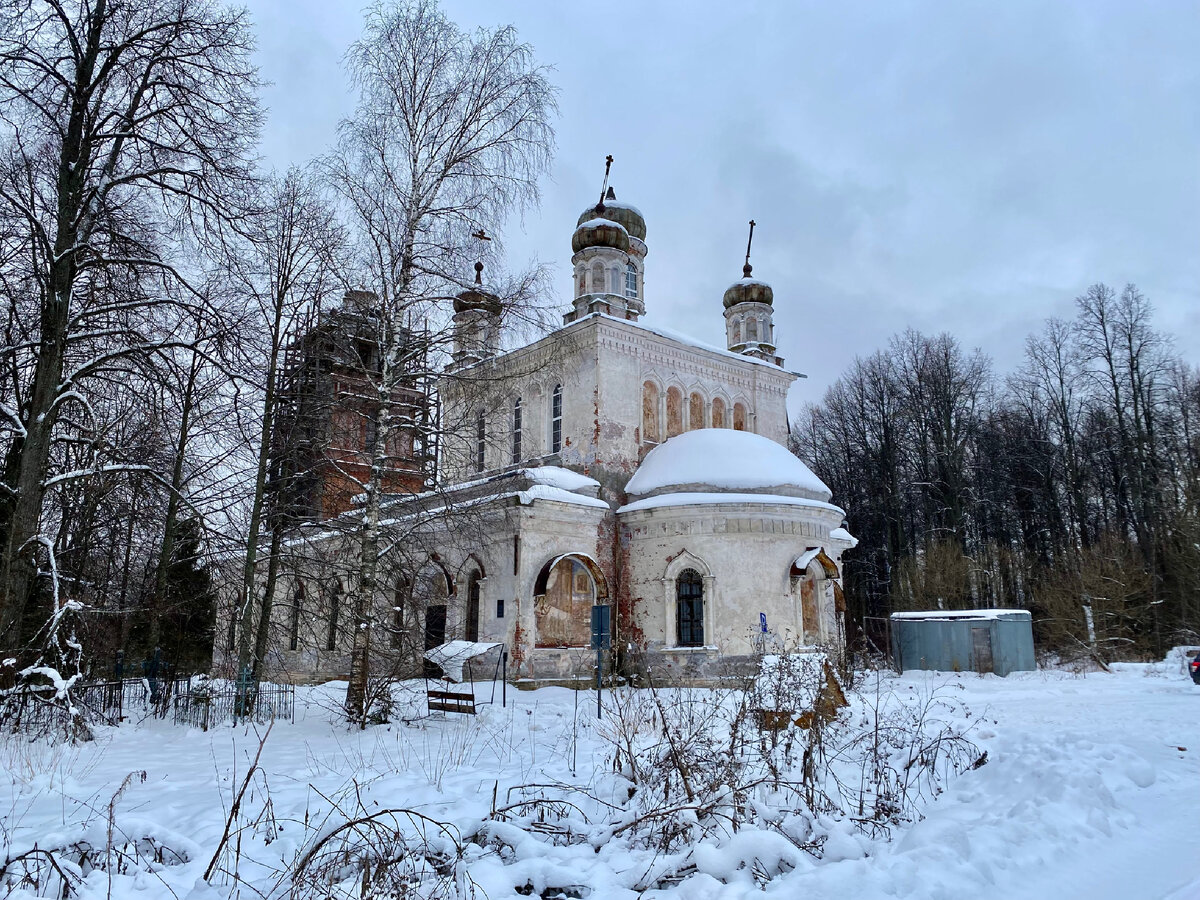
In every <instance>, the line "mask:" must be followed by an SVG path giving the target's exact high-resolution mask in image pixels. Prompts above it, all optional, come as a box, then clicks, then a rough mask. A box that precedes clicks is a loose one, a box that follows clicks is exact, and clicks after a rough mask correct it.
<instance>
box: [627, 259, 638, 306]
mask: <svg viewBox="0 0 1200 900" xmlns="http://www.w3.org/2000/svg"><path fill="white" fill-rule="evenodd" d="M625 296H626V297H630V298H632V299H634V300H636V299H637V269H636V268H635V267H634V265H633V263H629V264H628V265H627V266H626V267H625Z"/></svg>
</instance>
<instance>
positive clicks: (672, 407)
mask: <svg viewBox="0 0 1200 900" xmlns="http://www.w3.org/2000/svg"><path fill="white" fill-rule="evenodd" d="M682 433H683V391H681V390H679V388H677V387H670V388H667V437H669V438H672V437H675V435H677V434H682Z"/></svg>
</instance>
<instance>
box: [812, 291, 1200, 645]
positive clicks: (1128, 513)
mask: <svg viewBox="0 0 1200 900" xmlns="http://www.w3.org/2000/svg"><path fill="white" fill-rule="evenodd" d="M1076 307H1077V314H1076V316H1075V318H1074V319H1073V320H1072V321H1060V320H1057V319H1051V320H1049V321H1047V322H1046V324H1045V326H1044V328H1043V329H1042V331H1041V332H1040V333H1038V334H1034V335H1031V336H1030V337H1029V338H1028V339H1027V341H1026V348H1025V355H1024V361H1023V363H1022V364H1021V365H1020V367H1019V368H1018V369H1017V370H1016V371H1015V372H1012V373H1011V374H1008V375H1007V376H1002V375H999V374H997V373H995V372H994V371H993V369H992V366H991V363H990V361H989V359H988V358H987V356H986V355H984V354H983V353H982V352H981V351H979V350H974V351H967V350H965V349H964V348H963V347H962V346H960V345H959V343H958V342H957V341H956V340H955V339H954V337H952V336H951V335H949V334H940V335H937V336H928V335H924V334H919V333H916V332H913V331H908V332H905V333H904V334H901V335H897V336H896V337H894V338H893V339H892V341H891V342H890V343H889V345H888V346H887V348H886V349H883V350H880V351H878V352H876V353H874V354H873V355H871V356H869V357H866V358H860V359H858V360H856V361H855V363H854V365H853V366H852V367H851V368H850V370H849V371H848V372H846V373H845V374H844V375H843V376H842V377H841V378H840V379H838V381H837V382H836V383H835V384H834V385H833V387H831V388H830V389H829V391H828V392H827V393H826V395H825V397H824V399H823V400H822V402H821V403H820V404H817V405H813V406H810V407H809V408H808V409H807V410H806V414H805V416H804V417H803V419H802V421H801V422H799V423H797V424H798V427H797V428H795V429H794V431H795V440H796V442H797V444H798V450H799V452H800V453H801V455H802V456H804V457H806V458H808V459H810V460H811V461H812V463H813V465H814V468H815V470H816V472H817V473H818V474H819V475H820V476H821V477H822V478H823V479H824V480H825V481H826V482H827V483H828V484H829V486H830V487H831V488H832V489H833V493H834V497H835V498H837V502H838V503H840V504H841V505H842V506H844V507H845V508H846V509H847V510H848V516H849V523H850V527H851V531H852V532H853V533H854V534H855V536H856V537H858V538H859V540H860V544H859V546H858V547H857V548H856V550H855V551H854V552H853V553H850V554H848V555H847V562H846V566H845V568H846V572H845V577H846V596H847V602H848V609H849V611H850V614H851V617H852V619H853V620H854V621H855V624H856V625H857V626H858V627H859V628H861V629H862V632H860V633H863V634H865V636H866V637H867V638H868V639H870V640H871V641H873V642H874V643H876V644H880V643H881V642H882V641H883V640H885V639H886V637H885V634H884V630H883V628H882V619H881V617H884V616H886V615H887V614H888V613H889V612H891V611H895V610H906V609H939V608H946V609H964V608H973V607H987V606H1005V607H1024V608H1027V609H1029V610H1031V611H1032V613H1033V617H1034V627H1035V629H1036V630H1037V632H1038V637H1039V639H1040V643H1041V645H1042V646H1043V647H1044V648H1047V649H1054V650H1057V651H1059V652H1063V653H1072V654H1078V653H1084V654H1090V655H1094V656H1096V657H1098V658H1100V659H1102V660H1108V659H1114V658H1121V657H1131V656H1138V655H1142V654H1147V653H1159V652H1161V651H1162V650H1163V649H1164V648H1165V647H1167V646H1169V645H1171V644H1173V643H1179V642H1181V641H1183V642H1195V641H1196V640H1197V636H1198V632H1200V510H1198V508H1197V502H1198V500H1200V435H1198V433H1197V426H1198V422H1200V375H1198V373H1197V370H1196V369H1195V368H1194V367H1192V366H1190V365H1189V364H1188V363H1186V362H1185V361H1184V360H1182V359H1180V358H1179V356H1178V355H1177V354H1176V353H1175V352H1174V351H1173V349H1172V345H1171V341H1170V338H1169V337H1168V336H1167V335H1164V334H1162V333H1160V332H1158V331H1156V330H1155V328H1154V325H1153V322H1152V308H1151V304H1150V302H1149V300H1148V299H1147V298H1146V297H1145V296H1143V295H1142V294H1141V293H1140V292H1139V291H1138V289H1137V288H1136V287H1135V286H1133V285H1128V286H1126V287H1125V288H1124V289H1123V290H1120V291H1117V290H1114V289H1113V288H1111V287H1108V286H1107V285H1104V284H1096V285H1093V286H1092V287H1090V288H1089V289H1088V290H1087V291H1086V292H1085V293H1084V294H1082V295H1081V296H1079V297H1078V298H1077V299H1076Z"/></svg>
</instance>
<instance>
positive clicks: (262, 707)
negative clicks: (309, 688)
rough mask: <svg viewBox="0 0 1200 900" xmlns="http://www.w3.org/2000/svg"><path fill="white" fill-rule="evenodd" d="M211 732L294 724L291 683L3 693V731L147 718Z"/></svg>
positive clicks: (173, 681)
mask: <svg viewBox="0 0 1200 900" xmlns="http://www.w3.org/2000/svg"><path fill="white" fill-rule="evenodd" d="M168 715H170V716H171V717H172V720H173V721H174V722H175V723H176V724H181V725H191V726H193V727H196V728H202V729H204V730H205V731H207V730H208V729H209V728H210V727H212V726H214V725H219V724H222V723H224V722H233V723H235V724H236V723H238V722H259V723H266V722H269V721H274V720H277V719H284V720H288V721H293V722H294V721H295V719H296V689H295V687H294V686H293V685H290V684H272V683H260V684H254V683H250V684H248V685H247V684H235V683H234V682H227V681H212V680H209V679H207V678H205V677H203V676H187V675H172V676H171V677H167V678H122V679H120V680H116V679H114V680H111V681H88V682H77V683H75V684H73V685H71V686H70V687H69V688H68V689H67V690H66V691H65V692H64V693H61V694H60V692H59V691H58V690H57V688H56V687H55V686H54V685H52V684H24V685H18V686H14V687H10V688H5V689H2V690H0V730H3V731H10V732H21V733H24V734H45V733H50V732H52V731H54V730H61V729H64V728H67V729H69V728H71V727H72V726H73V724H74V723H75V722H76V721H79V720H81V721H83V722H86V723H89V724H93V725H95V724H103V725H120V724H121V723H122V722H125V721H129V720H131V719H133V720H138V719H143V718H146V717H149V716H153V717H155V718H159V719H165V718H167V716H168Z"/></svg>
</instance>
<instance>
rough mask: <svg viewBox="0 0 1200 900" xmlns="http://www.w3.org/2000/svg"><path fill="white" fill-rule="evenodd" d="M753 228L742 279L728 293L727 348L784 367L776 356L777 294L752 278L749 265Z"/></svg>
mask: <svg viewBox="0 0 1200 900" xmlns="http://www.w3.org/2000/svg"><path fill="white" fill-rule="evenodd" d="M754 225H755V222H754V220H753V219H751V220H750V238H749V239H748V240H747V241H746V264H745V265H744V266H742V278H741V280H740V281H735V282H734V283H733V284H732V285H730V286H729V288H728V289H727V290H726V291H725V337H726V341H727V346H728V347H729V349H730V350H731V351H733V352H734V353H742V354H745V355H746V356H753V357H756V358H758V359H761V360H764V361H766V362H769V363H774V364H775V365H777V366H782V365H783V360H782V359H781V358H780V357H778V356H776V355H775V324H774V321H773V318H772V316H773V313H774V308H773V306H772V304H773V303H774V300H775V292H774V291H772V290H771V286H770V285H769V284H767V283H766V282H765V281H759V280H758V279H756V278H754V277H753V276H752V272H753V271H754V270H753V267H752V266H751V265H750V247H751V245H752V244H753V243H754Z"/></svg>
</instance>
